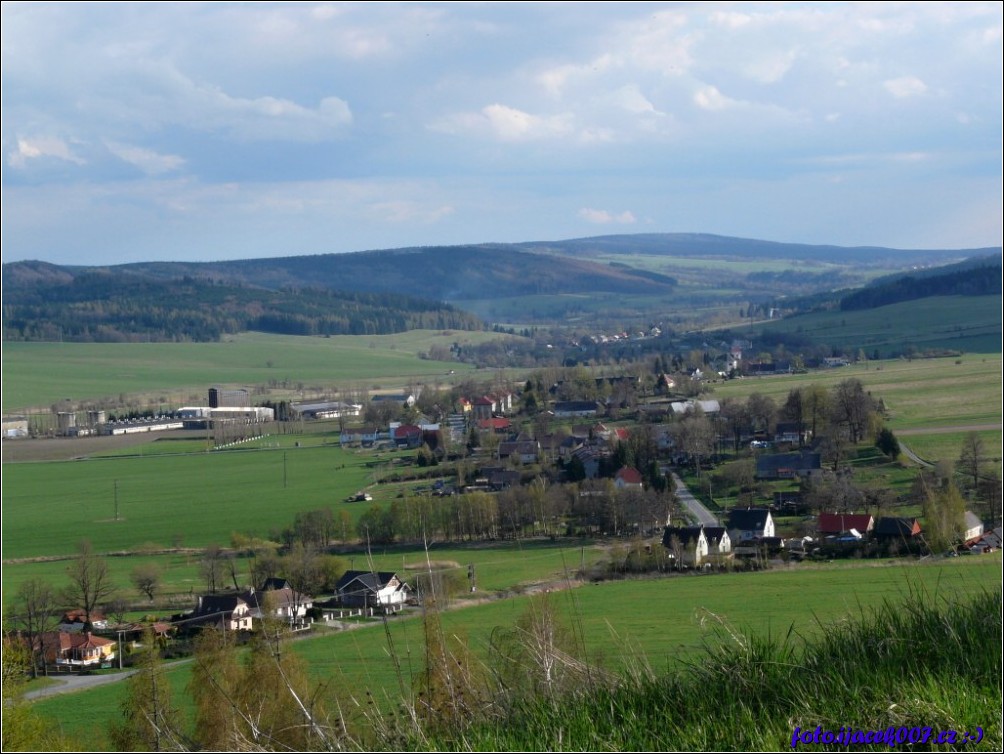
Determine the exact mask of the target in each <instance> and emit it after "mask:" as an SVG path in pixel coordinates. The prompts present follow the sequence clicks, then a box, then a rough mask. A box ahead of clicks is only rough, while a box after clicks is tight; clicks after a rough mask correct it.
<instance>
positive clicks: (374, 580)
mask: <svg viewBox="0 0 1004 754" xmlns="http://www.w3.org/2000/svg"><path fill="white" fill-rule="evenodd" d="M397 578H398V576H397V574H396V573H395V572H394V571H375V572H374V571H346V572H345V575H343V576H342V577H341V578H340V579H339V580H338V585H337V586H336V587H335V590H336V591H338V592H339V593H341V592H344V591H346V590H349V589H351V590H352V591H363V590H369V591H372V592H379V591H380V590H381V589H383V588H385V587H386V586H387V584H388V583H390V582H391V581H392V580H393V579H397ZM398 581H401V579H398ZM401 583H402V584H404V582H403V581H401Z"/></svg>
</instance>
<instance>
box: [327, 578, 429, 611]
mask: <svg viewBox="0 0 1004 754" xmlns="http://www.w3.org/2000/svg"><path fill="white" fill-rule="evenodd" d="M335 592H336V593H337V595H338V598H339V601H340V602H341V603H342V605H343V606H345V607H399V606H401V605H403V604H404V603H405V602H407V601H408V597H409V595H410V594H411V587H410V586H408V584H406V583H405V582H404V581H403V580H401V579H400V578H398V575H397V574H396V573H395V572H393V571H346V572H345V575H343V576H342V578H340V579H339V580H338V585H337V586H336V587H335Z"/></svg>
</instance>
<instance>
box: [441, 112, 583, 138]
mask: <svg viewBox="0 0 1004 754" xmlns="http://www.w3.org/2000/svg"><path fill="white" fill-rule="evenodd" d="M430 128H432V129H433V130H435V131H444V132H446V133H455V134H462V133H472V134H475V135H482V136H490V137H493V138H496V139H498V140H499V141H533V140H537V139H548V138H555V137H559V136H567V135H570V134H571V132H572V125H571V116H569V115H564V114H563V115H551V116H539V115H533V114H531V113H528V112H525V111H523V110H518V109H516V108H514V107H509V106H508V105H501V104H498V103H495V104H492V105H488V106H486V107H483V108H481V110H480V111H478V112H468V113H456V114H454V115H451V116H447V117H446V118H442V119H440V120H438V121H436V122H434V123H433V124H431V125H430Z"/></svg>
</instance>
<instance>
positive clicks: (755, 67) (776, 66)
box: [743, 50, 798, 84]
mask: <svg viewBox="0 0 1004 754" xmlns="http://www.w3.org/2000/svg"><path fill="white" fill-rule="evenodd" d="M797 57H798V53H797V52H796V51H795V50H787V51H785V52H772V53H768V54H766V55H764V56H763V57H761V58H760V59H758V60H757V59H754V60H752V61H751V62H749V63H747V64H746V66H745V67H744V69H743V72H744V73H745V74H746V75H747V76H748V77H749V78H751V79H753V80H754V81H758V82H760V83H761V84H775V83H777V82H778V81H780V80H781V79H783V78H784V76H785V74H786V73H788V71H790V70H791V67H792V66H793V65H794V63H795V59H796V58H797Z"/></svg>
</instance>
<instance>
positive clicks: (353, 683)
mask: <svg viewBox="0 0 1004 754" xmlns="http://www.w3.org/2000/svg"><path fill="white" fill-rule="evenodd" d="M1000 574H1001V559H1000V556H999V555H993V556H985V557H971V558H959V559H954V560H938V561H929V562H927V563H920V562H918V561H913V562H909V563H904V562H902V561H898V562H896V563H889V562H886V561H875V562H866V563H860V562H858V563H846V564H840V565H823V566H815V567H806V566H800V567H798V568H794V569H791V570H787V569H786V570H778V571H768V572H762V573H747V574H728V575H712V576H675V577H668V578H660V579H642V580H632V581H624V582H610V583H604V584H599V585H587V586H583V587H581V588H578V589H572V590H566V591H562V592H557V593H554V594H552V595H551V599H552V600H555V603H556V605H557V606H558V608H559V610H560V611H561V613H563V615H564V616H565V620H566V621H567V623H568V624H569V625H570V626H571V627H572V628H573V630H574V631H575V633H576V634H577V635H578V636H579V637H581V638H582V640H583V646H584V654H585V656H586V657H587V658H588V659H589V660H590V661H592V662H594V663H598V664H601V665H603V666H605V667H607V668H610V669H612V670H625V669H631V668H640V667H643V666H644V667H649V668H651V669H652V670H654V671H655V672H656V673H661V672H664V671H666V670H672V669H675V668H678V667H680V665H679V663H680V662H681V661H682V662H686V661H688V660H692V659H694V658H695V657H696V656H697V654H698V653H699V652H700V651H701V650H702V648H703V647H704V646H705V645H706V644H707V643H709V642H711V643H715V642H717V641H720V640H721V639H722V637H723V636H728V631H725V632H723V631H722V630H720V629H722V628H723V627H725V628H727V629H729V630H731V631H751V632H755V633H760V634H763V633H766V632H770V633H772V634H778V635H783V634H785V633H786V632H787V631H788V630H789V628H794V630H795V631H796V633H797V635H799V636H803V637H805V636H812V635H813V634H815V633H818V632H820V631H824V630H825V626H826V624H827V623H830V622H832V621H841V620H844V619H846V618H848V617H851V616H855V615H859V614H860V613H861V612H862V611H863V610H865V609H867V608H868V607H870V606H876V605H878V604H880V603H881V602H882V601H883V600H885V599H888V600H891V601H894V602H896V601H902V600H906V599H915V598H918V597H920V598H923V599H928V600H937V599H938V597H939V595H945V594H957V593H972V592H976V591H979V590H982V589H985V588H986V589H989V588H992V587H994V586H995V585H996V586H999V585H1000V582H1001V575H1000ZM526 604H527V602H526V598H516V599H508V600H497V601H493V602H489V603H486V604H484V605H479V606H474V607H468V608H465V609H462V610H456V611H450V612H448V613H445V614H444V615H443V616H442V624H443V630H444V632H445V633H446V634H447V635H452V636H458V637H461V638H462V639H463V640H464V641H466V643H467V644H468V646H469V647H470V648H471V651H472V653H473V656H474V657H475V658H477V659H481V660H484V658H485V657H486V655H487V646H488V641H489V638H490V635H491V633H492V631H493V629H495V628H496V627H509V626H512V625H513V624H514V623H515V621H516V619H517V618H518V616H519V615H520V614H521V613H522V612H523V611H524V610H525V609H526ZM388 626H389V628H390V631H389V634H388V633H386V632H385V631H384V630H382V628H381V626H380V624H379V623H377V624H374V625H373V626H372V627H368V628H361V629H357V630H352V631H343V632H339V633H335V634H330V635H327V636H324V637H320V638H316V639H308V640H305V641H299V642H296V643H295V644H294V645H293V647H294V649H295V651H296V652H297V653H298V654H299V655H300V656H301V657H303V658H304V659H305V660H306V661H307V663H308V666H309V668H310V672H311V675H312V677H313V678H314V679H315V680H316V681H318V682H330V683H331V684H332V686H333V688H335V689H336V690H337V691H338V692H339V693H340V695H341V696H342V698H345V697H346V696H347V695H348V694H351V695H352V696H354V697H355V698H356V699H358V700H360V701H361V702H364V698H363V697H364V693H365V692H366V691H370V692H372V693H373V695H374V698H375V699H377V700H378V701H379V700H391V699H394V698H399V696H400V685H399V681H398V676H397V672H396V670H395V665H394V662H393V661H392V657H396V658H397V661H398V663H399V665H400V667H401V672H402V678H403V680H404V686H405V688H406V689H408V688H410V687H411V683H412V679H413V678H415V677H416V676H417V674H418V673H419V672H420V670H421V667H422V660H423V634H422V628H421V623H420V621H419V620H418V619H417V618H395V619H392V620H391V621H389V623H388ZM388 635H389V637H390V642H388ZM188 673H189V671H188V668H187V666H181V667H178V668H176V669H175V670H173V671H172V672H171V676H172V686H173V688H174V689H175V692H176V700H177V702H178V703H179V705H182V706H183V707H184V705H185V695H184V693H183V688H184V685H185V683H187V679H188ZM124 688H125V687H124V686H123V685H121V684H115V685H112V686H109V687H102V688H98V689H94V690H92V691H87V692H82V693H78V694H75V695H73V696H72V697H68V696H62V697H55V698H51V699H47V700H42V701H39V702H37V703H36V704H35V707H36V708H37V709H38V711H39V712H41V713H42V714H44V715H45V716H47V717H51V718H53V719H56V720H58V721H59V722H60V724H61V725H62V726H63V727H64V729H65V730H66V731H68V732H70V733H72V734H74V735H77V736H83V735H87V733H86V731H88V730H91V729H92V728H94V729H96V730H98V731H101V730H103V729H104V728H105V727H106V726H107V722H108V721H109V720H111V719H114V718H115V716H116V715H117V711H118V706H119V704H120V702H121V699H122V694H123V692H124ZM71 700H72V703H70V702H71ZM381 703H382V702H381ZM387 703H388V704H389V703H390V702H389V701H388V702H387ZM87 740H88V741H92V742H94V746H95V747H96V748H100V746H99V744H98V742H99V741H100V737H99V736H96V735H90V736H88V738H87ZM88 748H89V747H88Z"/></svg>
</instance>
